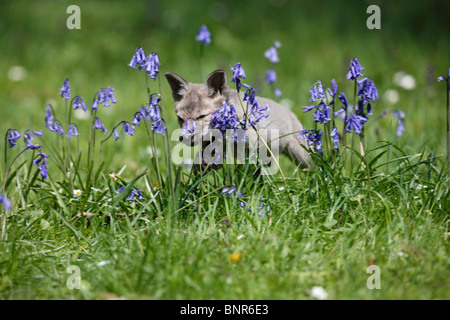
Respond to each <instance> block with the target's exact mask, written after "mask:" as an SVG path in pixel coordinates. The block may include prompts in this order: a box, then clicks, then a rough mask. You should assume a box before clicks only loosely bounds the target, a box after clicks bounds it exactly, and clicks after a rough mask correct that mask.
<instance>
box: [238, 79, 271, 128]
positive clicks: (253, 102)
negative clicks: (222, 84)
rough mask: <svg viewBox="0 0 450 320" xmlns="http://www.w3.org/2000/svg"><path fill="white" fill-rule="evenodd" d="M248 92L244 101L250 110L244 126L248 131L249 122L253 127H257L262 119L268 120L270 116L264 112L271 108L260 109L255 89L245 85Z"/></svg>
mask: <svg viewBox="0 0 450 320" xmlns="http://www.w3.org/2000/svg"><path fill="white" fill-rule="evenodd" d="M244 87H245V88H247V90H246V91H245V94H244V99H243V100H244V101H246V102H247V103H248V104H249V105H250V108H249V109H248V110H247V114H246V119H244V120H243V123H242V126H243V128H244V129H247V121H248V122H249V124H250V125H251V126H254V125H256V123H257V122H259V121H260V120H261V119H262V118H267V117H268V116H269V115H268V114H265V113H264V111H266V110H268V109H269V106H268V105H266V106H264V107H260V106H259V104H258V101H257V99H256V92H255V89H254V88H252V87H250V86H249V85H244Z"/></svg>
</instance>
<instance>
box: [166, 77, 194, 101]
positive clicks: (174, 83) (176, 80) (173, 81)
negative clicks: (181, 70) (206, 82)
mask: <svg viewBox="0 0 450 320" xmlns="http://www.w3.org/2000/svg"><path fill="white" fill-rule="evenodd" d="M164 75H165V76H166V79H167V81H168V82H169V85H170V87H171V88H172V96H173V100H175V101H180V100H181V99H183V96H184V95H185V94H186V92H187V90H188V86H189V82H187V81H186V80H184V79H183V78H182V77H180V76H179V75H177V74H175V73H173V72H166V73H165V74H164Z"/></svg>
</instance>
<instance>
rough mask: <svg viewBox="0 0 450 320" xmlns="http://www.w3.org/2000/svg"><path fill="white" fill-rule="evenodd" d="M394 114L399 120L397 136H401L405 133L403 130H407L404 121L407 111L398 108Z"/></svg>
mask: <svg viewBox="0 0 450 320" xmlns="http://www.w3.org/2000/svg"><path fill="white" fill-rule="evenodd" d="M392 115H393V116H394V117H395V119H396V121H397V132H396V134H397V137H400V136H402V135H403V131H405V123H404V122H403V119H405V113H404V112H403V111H402V110H396V111H393V112H392Z"/></svg>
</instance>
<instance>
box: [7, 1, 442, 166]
mask: <svg viewBox="0 0 450 320" xmlns="http://www.w3.org/2000/svg"><path fill="white" fill-rule="evenodd" d="M72 4H75V5H78V6H79V7H80V9H81V30H69V29H68V28H67V27H66V20H67V19H68V18H69V16H70V14H68V13H66V9H67V7H68V6H69V5H72ZM371 4H376V5H378V6H379V7H380V9H381V29H380V30H369V29H368V28H367V27H366V20H367V19H368V17H369V16H370V14H367V13H366V9H367V7H368V6H369V5H371ZM0 8H1V9H0V12H1V13H0V35H1V36H0V114H1V122H0V132H1V134H4V133H5V132H6V130H7V129H8V128H16V129H19V130H20V131H21V132H23V131H24V130H25V129H33V130H38V129H41V128H44V112H45V105H46V104H47V103H51V104H52V105H53V106H54V107H55V108H56V112H57V114H58V116H59V117H60V118H61V119H62V118H63V112H64V104H63V100H62V99H61V98H60V97H59V96H58V93H59V91H58V88H60V87H61V85H62V83H63V81H64V79H65V78H66V77H68V78H69V79H70V84H71V89H72V96H75V95H81V96H83V97H84V98H85V99H86V101H87V102H88V103H90V101H92V98H93V96H94V94H95V93H96V92H97V90H99V89H100V88H103V87H108V86H111V87H113V88H115V96H116V98H117V100H118V101H119V102H118V103H117V104H116V105H114V106H112V107H111V108H109V109H101V110H100V113H99V115H100V117H101V118H102V121H103V122H104V123H105V125H106V126H107V127H108V128H111V126H113V125H114V124H115V123H117V122H119V121H120V120H129V121H131V120H132V116H133V113H134V112H135V111H137V110H138V109H139V107H140V106H141V105H143V104H145V102H146V101H147V93H146V84H145V80H144V79H145V78H144V73H143V72H138V71H137V70H133V69H131V68H130V67H129V66H128V65H127V64H128V63H129V61H130V59H131V56H132V55H133V53H134V51H135V48H136V47H138V46H142V47H144V49H145V51H146V52H147V53H150V52H152V51H156V52H158V54H159V56H160V60H161V64H162V65H161V68H160V70H161V75H162V74H163V73H164V72H166V71H172V72H175V73H178V74H179V75H181V76H183V77H184V78H186V79H187V80H189V81H192V82H199V81H202V79H201V75H200V58H199V54H200V44H199V43H198V42H196V41H195V36H196V34H197V31H198V29H199V28H200V26H201V25H202V24H206V25H207V26H208V28H209V30H210V32H211V34H212V43H211V44H210V45H209V46H207V47H206V48H205V50H204V69H205V73H209V72H210V71H213V70H215V69H217V68H224V69H226V70H228V72H229V77H230V78H231V71H230V70H229V69H230V66H232V65H234V64H235V63H236V62H241V63H242V65H243V67H244V69H245V71H246V74H247V83H249V84H251V85H253V86H255V87H256V88H257V90H258V95H264V96H267V97H272V98H273V97H274V94H273V92H272V90H271V89H270V88H269V86H268V85H267V84H265V83H264V76H265V72H266V70H267V69H268V68H270V67H271V63H270V62H269V61H268V60H267V59H266V58H265V57H264V51H265V50H267V49H268V48H269V47H270V46H271V45H272V44H273V42H274V41H275V40H277V41H280V42H281V44H282V47H281V48H279V49H278V52H279V55H280V62H279V63H278V64H277V65H276V71H277V74H278V79H277V83H276V85H277V87H278V88H280V89H281V90H282V92H283V98H282V102H283V104H286V105H289V106H291V108H292V110H294V112H295V113H296V114H297V115H298V116H299V117H300V119H301V120H302V122H304V124H305V126H306V127H308V126H311V125H312V121H311V115H310V114H303V113H302V110H301V107H302V106H305V105H308V104H309V92H308V90H309V87H310V86H311V85H312V84H313V83H314V82H315V81H317V80H321V81H322V82H323V83H324V84H326V85H329V84H330V80H331V79H333V78H335V79H336V81H337V82H338V85H339V91H345V92H346V93H347V96H349V95H351V93H352V90H353V84H352V83H350V82H349V81H346V80H345V77H346V73H347V69H348V65H349V62H350V59H351V58H353V57H358V59H359V61H360V62H361V64H362V65H363V66H364V67H365V70H364V71H365V73H366V75H367V76H369V77H370V78H371V79H373V80H374V81H375V83H376V85H377V87H378V90H379V95H380V100H379V101H378V102H377V103H376V106H375V109H374V116H373V117H372V118H373V120H371V123H370V127H369V129H368V130H370V131H368V132H370V134H368V136H369V139H371V142H372V143H373V142H375V141H377V140H388V139H390V140H392V138H393V135H392V134H391V135H389V126H390V125H395V123H393V117H392V116H391V117H389V116H388V117H385V118H383V119H376V118H377V116H378V115H380V114H382V113H383V111H385V110H396V109H401V110H403V111H404V112H405V114H406V119H405V125H406V132H405V133H404V135H403V136H402V137H401V138H399V139H397V140H396V141H397V143H398V144H400V145H401V146H402V147H403V148H406V150H408V149H409V150H410V151H411V153H413V152H420V151H422V150H423V149H425V150H436V151H437V152H438V153H440V154H443V153H445V152H446V150H445V146H446V143H445V85H444V84H443V83H438V82H437V81H436V78H437V77H438V76H439V75H446V73H447V70H448V67H449V66H450V41H449V39H450V20H449V19H448V14H449V12H450V2H449V1H446V0H441V1H438V0H434V1H408V2H407V1H375V0H373V1H345V2H344V1H311V0H309V1H287V0H284V1H283V0H282V1H276V0H258V1H211V0H208V1H181V0H171V1H136V0H135V1H92V0H91V1H23V0H18V1H17V0H16V1H0ZM14 66H19V68H14ZM398 71H404V72H405V73H406V74H409V75H411V76H413V77H414V79H415V86H414V87H413V88H409V89H405V88H402V87H401V86H399V85H397V84H396V83H395V81H394V74H396V72H398ZM161 82H162V88H163V96H164V105H165V108H166V117H167V121H168V124H169V132H170V131H172V130H173V129H175V128H176V127H177V124H176V119H175V115H174V113H173V110H172V106H171V105H172V97H171V95H170V91H169V86H168V85H167V83H166V81H165V78H164V77H162V78H161ZM230 85H231V81H230ZM389 89H394V90H396V91H397V93H398V99H397V102H395V99H394V100H392V99H391V100H389V99H387V98H386V96H385V92H386V91H387V90H389ZM151 90H152V91H154V92H156V91H158V84H157V82H153V81H152V82H151ZM75 119H76V118H75ZM75 121H77V122H78V123H79V125H80V127H83V126H84V127H86V125H87V122H88V121H87V120H83V119H76V120H75ZM141 131H142V132H137V133H136V134H137V135H138V136H139V135H142V137H144V136H145V132H144V130H141ZM392 131H393V129H391V133H392ZM44 132H45V134H46V135H50V133H49V132H48V130H46V129H45V130H44ZM82 134H83V133H82ZM85 134H86V133H85ZM161 141H162V140H161ZM111 143H112V144H113V142H111ZM146 148H147V144H146V143H143V142H142V140H141V139H139V137H137V138H136V139H133V138H132V137H124V138H123V139H121V140H119V141H118V142H116V143H115V144H114V148H110V149H109V151H106V152H107V154H109V156H110V157H111V159H112V161H113V162H112V163H115V164H117V166H121V165H123V162H124V161H125V162H129V163H128V164H129V165H134V166H135V167H138V166H139V163H140V162H141V160H142V158H145V157H148V155H147V153H146ZM136 150H137V151H138V152H137V153H134V154H137V155H138V156H130V157H125V159H124V157H123V156H122V154H123V153H124V152H125V153H127V152H131V151H132V152H136ZM127 154H128V153H127ZM127 158H128V159H127Z"/></svg>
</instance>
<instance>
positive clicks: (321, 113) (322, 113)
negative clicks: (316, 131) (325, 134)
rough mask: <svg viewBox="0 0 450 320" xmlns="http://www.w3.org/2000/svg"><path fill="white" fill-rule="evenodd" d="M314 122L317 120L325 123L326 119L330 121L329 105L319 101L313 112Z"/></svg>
mask: <svg viewBox="0 0 450 320" xmlns="http://www.w3.org/2000/svg"><path fill="white" fill-rule="evenodd" d="M313 117H314V122H319V123H321V124H325V123H327V122H328V121H331V117H330V107H329V106H327V105H326V104H325V102H323V100H322V101H321V102H320V104H319V106H318V107H317V109H316V112H315V113H314V114H313Z"/></svg>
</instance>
